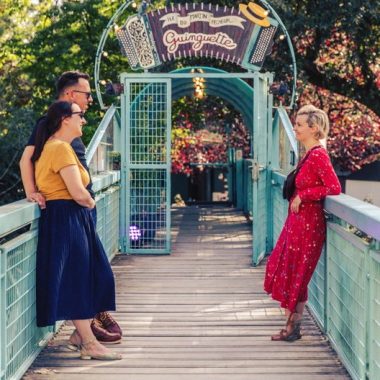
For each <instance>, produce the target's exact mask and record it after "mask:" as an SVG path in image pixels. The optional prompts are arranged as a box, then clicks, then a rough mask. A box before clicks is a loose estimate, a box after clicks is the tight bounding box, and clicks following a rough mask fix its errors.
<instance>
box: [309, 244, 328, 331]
mask: <svg viewBox="0 0 380 380" xmlns="http://www.w3.org/2000/svg"><path fill="white" fill-rule="evenodd" d="M325 272H326V248H325V247H324V249H323V251H322V254H321V257H320V259H319V261H318V265H317V267H316V269H315V271H314V274H313V277H312V278H311V281H310V283H309V288H308V291H309V301H308V305H309V307H311V308H312V309H313V312H314V316H315V317H316V318H317V319H318V322H319V324H320V325H321V326H323V327H325V320H324V317H325V297H326V296H327V295H326V275H325V274H326V273H325Z"/></svg>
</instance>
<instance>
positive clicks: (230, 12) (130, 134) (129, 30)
mask: <svg viewBox="0 0 380 380" xmlns="http://www.w3.org/2000/svg"><path fill="white" fill-rule="evenodd" d="M131 3H132V2H129V3H127V4H126V5H123V6H122V8H121V9H125V8H126V7H127V6H128V5H130V4H131ZM260 3H261V4H262V5H264V7H262V6H259V5H258V4H254V3H252V2H250V3H248V4H240V5H239V8H227V7H219V6H217V5H216V6H214V5H210V4H203V3H201V4H185V5H171V6H170V7H165V8H163V9H157V10H153V11H151V12H148V13H147V12H146V7H145V6H144V4H145V5H146V4H147V3H146V1H145V2H144V1H143V2H142V3H141V5H140V7H139V10H138V14H135V15H132V16H130V17H129V18H128V19H127V21H126V22H125V24H124V25H123V26H122V27H121V28H117V30H116V35H117V37H118V39H119V42H120V45H121V50H122V52H123V53H124V54H125V55H126V56H127V58H128V60H129V63H130V66H131V68H132V69H133V70H136V72H135V73H124V74H121V85H122V86H120V88H122V89H123V91H122V93H121V119H122V123H121V124H122V136H121V139H122V144H121V145H122V147H123V152H122V160H121V161H122V165H121V166H122V172H121V181H122V188H123V189H124V190H123V191H124V195H123V196H122V202H121V207H122V213H121V214H122V220H121V235H122V247H123V249H122V250H123V251H124V252H129V253H138V254H146V253H147V254H168V253H170V249H171V248H170V194H169V192H170V167H171V165H170V124H171V101H172V99H173V98H177V97H181V96H184V95H186V94H189V93H192V92H193V81H192V80H193V79H194V78H196V77H203V78H204V79H205V80H206V82H207V92H208V93H209V94H210V95H215V96H219V97H222V98H223V99H225V100H226V101H227V102H228V103H230V104H231V105H232V106H233V107H234V108H235V109H237V110H238V111H240V113H241V114H242V115H243V119H244V121H245V123H246V126H247V127H248V128H249V130H250V132H251V137H252V144H251V145H252V147H253V166H252V181H253V185H252V187H253V188H252V198H253V199H252V204H253V207H254V209H253V213H254V222H253V235H254V241H253V246H254V247H253V263H254V264H257V263H258V262H259V261H260V260H261V259H262V258H263V257H264V256H265V253H266V252H267V251H268V242H267V235H268V225H269V214H270V213H269V212H268V208H269V206H268V205H269V203H270V202H269V201H270V199H269V197H270V193H269V191H267V189H268V186H269V178H270V162H271V157H270V152H271V143H272V135H271V134H272V107H273V104H272V103H273V97H272V95H271V94H270V92H269V88H270V85H271V84H272V82H273V75H272V74H270V73H265V74H262V73H260V72H259V70H260V69H261V68H262V66H263V64H264V61H265V57H266V56H267V55H268V54H270V51H271V46H272V42H273V38H274V35H275V32H276V30H277V29H281V28H282V30H283V32H284V33H285V35H286V37H287V38H288V43H289V46H290V50H291V53H292V57H293V60H294V53H293V50H292V47H291V43H290V39H289V36H288V34H287V32H286V29H285V27H284V26H283V24H282V22H281V20H280V19H279V17H278V16H277V14H276V12H275V11H274V10H273V8H272V7H271V6H270V5H269V4H268V3H267V2H266V1H260ZM121 9H120V10H119V11H118V12H116V14H115V16H114V18H113V19H112V20H111V21H110V23H109V24H108V26H107V29H106V31H105V33H103V36H102V40H101V43H100V45H99V48H98V53H97V60H96V65H95V77H96V85H97V93H98V97H99V102H100V104H101V105H102V106H104V105H103V102H102V98H101V94H100V89H99V85H98V83H99V72H100V61H101V56H102V49H103V46H104V43H105V41H106V39H107V36H108V33H109V30H110V28H112V27H113V25H114V23H115V21H116V19H117V18H118V16H119V15H120V13H122V10H121ZM194 56H197V57H203V58H210V57H212V58H214V59H218V60H222V61H227V62H233V63H235V64H237V65H238V66H240V67H242V68H243V69H245V70H246V71H245V72H239V73H233V72H225V71H223V70H220V69H217V68H212V67H211V68H209V67H202V71H203V72H202V73H200V72H197V73H192V72H191V69H192V68H191V67H190V68H189V67H187V68H183V69H179V70H175V71H173V72H171V73H165V72H162V71H161V72H160V71H159V67H160V66H161V65H163V64H164V63H167V62H171V61H174V60H179V59H186V58H189V57H194ZM141 70H144V72H141ZM138 71H140V72H138ZM293 73H294V80H295V78H296V66H295V60H294V65H293ZM246 80H248V82H249V83H248V82H247V81H246ZM293 89H294V86H293ZM293 101H294V91H293V95H292V100H291V103H292V102H293Z"/></svg>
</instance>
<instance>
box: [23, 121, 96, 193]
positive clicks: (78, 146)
mask: <svg viewBox="0 0 380 380" xmlns="http://www.w3.org/2000/svg"><path fill="white" fill-rule="evenodd" d="M45 119H46V116H42V117H41V118H39V119H38V120H37V123H36V125H35V126H34V128H33V131H32V134H31V135H30V137H29V140H28V142H27V144H26V145H27V146H28V145H32V146H34V145H35V141H36V135H37V130H38V128H39V126H40V125H42V126H43V123H41V122H43V121H44V120H45ZM71 146H72V148H73V149H74V152H75V154H76V155H77V156H78V159H79V161H80V163H81V164H82V165H83V167H84V168H85V169H86V170H87V172H88V174H89V175H90V170H89V168H88V166H87V162H86V147H85V146H84V144H83V141H82V139H81V138H80V137H77V138H76V139H74V140H73V141H72V143H71ZM87 190H88V191H89V193H90V194H91V196H92V198H94V197H95V193H94V192H93V190H92V181H91V176H90V183H89V184H88V186H87Z"/></svg>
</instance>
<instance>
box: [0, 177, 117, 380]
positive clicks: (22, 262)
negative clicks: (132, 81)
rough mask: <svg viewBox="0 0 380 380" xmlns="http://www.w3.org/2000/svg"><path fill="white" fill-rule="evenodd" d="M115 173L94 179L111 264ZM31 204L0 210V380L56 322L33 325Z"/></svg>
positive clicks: (28, 358)
mask: <svg viewBox="0 0 380 380" xmlns="http://www.w3.org/2000/svg"><path fill="white" fill-rule="evenodd" d="M118 184H119V173H118V172H113V173H107V174H104V175H101V176H98V177H95V178H94V190H95V191H96V192H97V195H96V204H97V213H98V222H97V229H98V232H99V235H100V238H101V240H102V242H103V244H104V246H105V249H106V252H107V255H108V257H109V259H110V260H111V259H112V257H113V256H114V255H115V253H116V252H117V250H118V247H119V245H118V241H119V185H118ZM38 218H39V209H38V207H37V206H36V205H35V204H31V203H28V202H26V201H18V202H14V203H11V204H8V205H5V206H2V207H0V347H1V350H0V380H10V379H12V380H16V379H20V378H21V377H22V375H23V374H24V372H25V371H26V370H27V369H28V367H29V366H30V365H31V364H32V362H33V361H34V359H35V358H36V356H37V355H38V353H39V352H40V351H41V349H42V347H43V346H44V345H45V344H46V343H47V341H48V340H49V338H50V337H51V335H52V334H53V333H54V332H55V331H56V329H57V327H58V326H59V324H57V325H56V326H55V327H50V328H37V327H36V311H35V270H36V248H37V224H38V223H37V222H38Z"/></svg>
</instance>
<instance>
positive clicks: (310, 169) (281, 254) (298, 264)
mask: <svg viewBox="0 0 380 380" xmlns="http://www.w3.org/2000/svg"><path fill="white" fill-rule="evenodd" d="M340 191H341V187H340V184H339V181H338V178H337V176H336V174H335V172H334V169H333V167H332V165H331V162H330V158H329V156H328V154H327V152H326V150H325V149H324V148H323V147H317V148H314V149H313V150H312V151H310V153H309V154H308V156H307V157H305V161H304V162H303V164H302V167H301V168H300V170H299V172H298V174H297V177H296V191H295V194H294V195H293V197H295V196H296V195H297V194H298V195H299V197H300V198H301V201H302V203H301V205H300V208H299V211H298V213H294V212H292V211H291V210H290V207H289V210H288V216H287V219H286V221H285V225H284V227H283V229H282V231H281V234H280V237H279V239H278V241H277V244H276V246H275V248H274V250H273V251H272V254H271V255H270V257H269V259H268V263H267V267H266V274H265V280H264V289H265V291H266V292H267V293H270V294H271V295H272V298H273V299H275V300H277V301H279V302H280V303H281V307H283V308H286V309H289V310H290V311H291V312H295V308H296V305H297V303H298V302H306V301H307V299H308V295H307V286H308V284H309V282H310V279H311V277H312V275H313V272H314V270H315V267H316V266H317V263H318V260H319V257H320V255H321V252H322V247H323V244H324V241H325V239H326V220H325V215H324V211H323V202H322V201H323V199H324V198H325V197H326V196H327V195H337V194H339V193H340ZM292 200H293V198H292ZM292 200H291V201H290V202H289V205H290V203H291V202H292Z"/></svg>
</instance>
